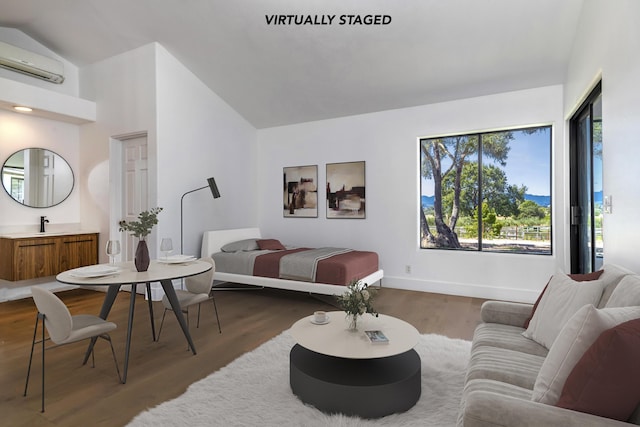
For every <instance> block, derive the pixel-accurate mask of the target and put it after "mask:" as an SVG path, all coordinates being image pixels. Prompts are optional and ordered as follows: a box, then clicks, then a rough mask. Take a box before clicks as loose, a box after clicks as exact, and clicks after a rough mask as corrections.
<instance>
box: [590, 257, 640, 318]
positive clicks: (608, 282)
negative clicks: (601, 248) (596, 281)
mask: <svg viewBox="0 0 640 427" xmlns="http://www.w3.org/2000/svg"><path fill="white" fill-rule="evenodd" d="M602 270H603V271H604V273H602V276H600V280H602V281H603V282H604V283H605V285H604V291H603V292H602V298H600V302H599V303H598V304H597V305H596V307H598V308H603V307H605V306H606V305H607V302H608V301H609V298H610V297H611V294H612V293H613V291H614V290H615V289H616V287H617V286H618V284H619V283H620V281H621V280H622V278H624V277H625V276H628V275H633V274H635V273H634V272H633V271H631V270H628V269H626V268H624V267H620V266H619V265H615V264H605V265H604V267H602Z"/></svg>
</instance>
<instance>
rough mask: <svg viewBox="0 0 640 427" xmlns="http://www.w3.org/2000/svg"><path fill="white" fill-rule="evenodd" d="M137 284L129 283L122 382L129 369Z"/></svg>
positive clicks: (124, 381) (125, 380)
mask: <svg viewBox="0 0 640 427" xmlns="http://www.w3.org/2000/svg"><path fill="white" fill-rule="evenodd" d="M137 290H138V284H137V283H135V284H132V285H131V300H130V301H129V324H128V325H127V344H126V346H125V350H124V370H123V375H122V384H124V383H126V382H127V371H128V369H129V351H130V350H131V333H132V332H133V313H134V310H135V307H136V291H137Z"/></svg>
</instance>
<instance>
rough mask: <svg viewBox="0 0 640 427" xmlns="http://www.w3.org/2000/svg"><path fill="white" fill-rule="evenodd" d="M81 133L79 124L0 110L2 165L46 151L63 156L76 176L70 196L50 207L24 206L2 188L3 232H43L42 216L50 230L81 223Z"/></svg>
mask: <svg viewBox="0 0 640 427" xmlns="http://www.w3.org/2000/svg"><path fill="white" fill-rule="evenodd" d="M79 145H80V134H79V130H78V126H77V125H73V124H69V123H63V122H59V121H55V120H48V119H43V118H40V117H33V116H29V115H26V114H20V113H14V112H10V111H4V110H0V164H2V163H4V162H5V161H6V160H7V158H8V157H9V156H10V155H12V154H13V153H15V152H16V151H18V150H22V149H24V148H34V147H38V148H46V149H48V150H51V151H54V152H56V153H58V154H59V155H61V156H62V157H64V159H65V160H66V161H67V163H69V165H70V166H71V169H72V170H73V172H74V174H76V177H75V178H76V185H75V186H74V188H73V191H72V192H71V194H70V195H69V197H68V198H67V199H66V200H65V201H64V202H63V203H61V204H59V205H56V206H53V207H51V208H40V209H34V208H30V207H26V206H23V205H21V204H19V203H17V202H15V201H14V200H13V199H11V198H10V197H9V195H8V194H7V192H6V191H4V189H0V233H12V232H23V231H33V232H37V231H39V230H40V216H41V215H45V216H47V217H48V219H49V221H51V222H50V224H49V225H48V230H52V231H53V230H56V229H58V230H60V229H64V228H66V229H69V228H77V227H78V226H79V223H80V191H79V189H78V177H77V173H78V171H79V169H80V159H79V156H78V150H79Z"/></svg>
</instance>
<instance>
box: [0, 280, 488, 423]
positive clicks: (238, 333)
mask: <svg viewBox="0 0 640 427" xmlns="http://www.w3.org/2000/svg"><path fill="white" fill-rule="evenodd" d="M58 295H59V296H60V297H61V298H62V299H63V300H64V301H65V303H66V304H67V306H68V307H69V310H70V311H71V313H72V314H77V313H93V314H97V313H98V312H99V310H100V306H101V304H102V300H103V298H104V295H105V294H104V293H101V292H94V291H90V290H82V289H77V290H72V291H65V292H60V293H58ZM216 298H217V299H216V301H217V303H218V309H219V314H220V320H221V323H222V334H219V333H218V329H217V326H216V324H215V316H214V315H213V306H212V305H210V304H208V305H206V306H203V312H202V315H201V322H200V328H199V329H196V328H195V314H196V310H193V313H192V317H191V333H192V337H193V339H194V343H195V346H196V349H197V351H198V354H197V355H195V356H194V355H192V354H191V352H189V351H187V347H186V341H185V339H184V336H183V335H182V333H181V331H180V329H179V326H178V324H177V321H176V319H175V317H169V316H167V319H166V320H165V325H164V329H163V331H162V336H161V339H160V341H159V342H153V341H152V339H151V327H150V323H149V314H148V310H147V304H146V303H145V301H144V300H143V298H142V297H141V296H140V297H139V299H138V300H137V304H136V312H135V321H134V331H133V345H132V350H131V358H130V362H129V373H128V378H127V383H126V384H120V383H118V381H117V376H116V371H115V367H114V364H113V360H112V358H111V353H110V350H109V346H108V344H107V343H106V342H105V341H103V340H99V341H98V343H97V344H96V367H95V368H91V366H90V365H91V363H89V364H87V365H86V366H82V358H83V355H84V351H85V349H86V345H87V342H86V341H84V342H80V343H75V344H69V345H66V346H62V347H59V348H55V349H53V350H51V351H48V352H47V378H46V381H47V383H46V412H45V413H44V414H42V413H40V374H41V370H40V354H41V353H40V352H39V351H36V353H35V356H34V357H35V358H36V359H35V361H34V368H33V369H32V376H31V382H30V385H29V393H28V395H27V397H23V395H22V394H23V391H24V380H25V375H26V369H27V363H28V357H29V351H30V345H31V338H32V336H33V327H34V324H35V314H36V309H35V306H34V304H33V301H32V300H31V299H30V298H29V299H24V300H18V301H10V302H4V303H0V384H1V387H0V425H7V426H15V427H17V426H89V425H91V426H121V425H126V424H127V423H128V422H129V421H130V420H131V419H132V418H133V417H134V416H135V415H137V414H138V413H139V412H141V411H143V410H144V409H147V408H150V407H153V406H155V405H157V404H159V403H161V402H163V401H165V400H167V399H171V398H174V397H177V396H179V395H180V394H182V393H183V392H184V391H185V390H186V388H187V387H188V386H189V384H191V383H193V382H195V381H197V380H199V379H201V378H203V377H205V376H207V375H208V374H210V373H212V372H214V371H216V370H218V369H219V368H221V367H223V366H225V365H227V364H228V363H229V362H231V361H232V360H234V359H235V358H237V357H238V356H240V355H242V354H243V353H245V352H248V351H251V350H253V349H254V348H256V347H258V346H259V345H260V344H262V343H264V342H266V341H268V340H269V339H271V338H273V337H274V336H276V335H278V334H280V333H281V332H282V331H284V330H286V329H288V328H289V327H290V326H291V324H293V323H294V322H295V321H296V320H298V319H299V318H301V317H304V316H306V315H309V314H311V313H312V312H313V311H314V310H335V308H334V307H333V306H332V305H330V304H329V303H328V302H327V301H329V300H330V299H331V297H326V298H325V299H326V301H325V300H323V299H318V298H314V297H311V296H309V295H307V294H303V293H297V292H289V291H279V290H260V291H219V292H216ZM482 302H483V300H480V299H475V298H465V297H455V296H448V295H439V294H429V293H422V292H412V291H404V290H398V289H382V290H381V291H380V292H379V294H378V296H377V298H376V304H375V307H376V309H377V310H378V311H379V312H380V313H384V314H388V315H391V316H395V317H398V318H401V319H403V320H405V321H407V322H409V323H411V324H412V325H414V326H415V327H416V328H417V329H418V330H419V331H420V332H421V333H436V334H442V335H447V336H449V337H452V338H462V339H467V340H468V339H471V337H472V334H473V330H474V328H475V326H476V325H477V324H478V322H479V319H480V314H479V312H480V305H481V304H482ZM128 306H129V294H128V293H121V294H120V295H119V296H118V298H117V299H116V302H115V304H114V307H113V309H112V311H111V314H110V315H109V320H111V321H114V322H116V323H117V324H118V329H117V330H115V331H114V332H113V333H112V334H111V336H112V338H113V340H114V347H115V349H116V354H117V357H118V362H119V363H120V366H122V363H123V361H124V347H125V337H126V325H127V313H128ZM154 307H155V313H156V324H157V325H159V320H160V317H161V314H162V310H163V309H162V305H161V304H160V303H154ZM169 314H171V313H168V315H169Z"/></svg>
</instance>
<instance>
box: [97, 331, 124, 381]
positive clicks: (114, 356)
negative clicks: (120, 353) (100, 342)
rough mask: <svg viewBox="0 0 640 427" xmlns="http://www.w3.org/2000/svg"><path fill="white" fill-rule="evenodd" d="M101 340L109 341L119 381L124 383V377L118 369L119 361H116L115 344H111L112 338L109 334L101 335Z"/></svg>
mask: <svg viewBox="0 0 640 427" xmlns="http://www.w3.org/2000/svg"><path fill="white" fill-rule="evenodd" d="M100 338H102V339H105V340H107V341H109V346H111V354H112V355H113V362H114V363H115V365H116V372H117V373H118V380H119V381H120V382H122V375H120V368H119V367H118V359H116V351H115V350H114V349H113V343H112V342H111V336H110V335H109V334H103V335H100Z"/></svg>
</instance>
